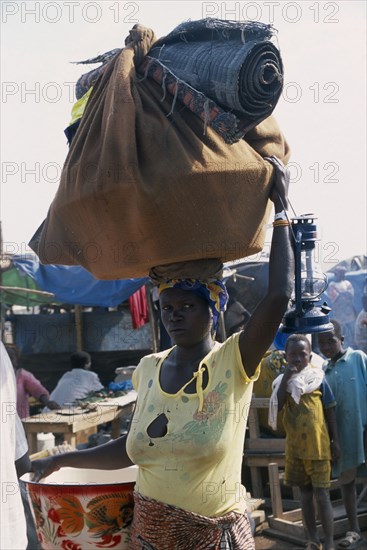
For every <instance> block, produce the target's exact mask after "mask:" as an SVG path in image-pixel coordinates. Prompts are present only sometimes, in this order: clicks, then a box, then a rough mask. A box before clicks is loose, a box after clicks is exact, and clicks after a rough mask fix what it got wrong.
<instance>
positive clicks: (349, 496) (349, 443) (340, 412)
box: [318, 320, 367, 548]
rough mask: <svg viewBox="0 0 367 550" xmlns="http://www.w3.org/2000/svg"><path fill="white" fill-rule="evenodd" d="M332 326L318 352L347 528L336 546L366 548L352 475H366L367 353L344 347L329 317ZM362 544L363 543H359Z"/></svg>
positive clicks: (338, 328) (321, 339)
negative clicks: (331, 407)
mask: <svg viewBox="0 0 367 550" xmlns="http://www.w3.org/2000/svg"><path fill="white" fill-rule="evenodd" d="M331 323H332V325H333V330H331V331H329V332H322V333H320V334H319V335H318V344H319V348H320V351H321V353H322V354H323V355H324V356H325V357H326V358H327V359H328V361H327V362H326V364H325V367H324V368H325V378H326V380H327V381H328V383H329V384H330V387H331V389H332V391H333V393H334V395H335V398H336V422H337V426H338V432H339V435H340V449H341V453H340V460H338V461H337V462H336V463H335V464H333V476H335V477H337V478H338V479H339V481H340V484H341V490H342V498H343V504H344V507H345V510H346V512H347V517H348V521H349V528H350V530H349V531H347V533H346V535H345V537H344V539H343V540H342V541H341V542H340V543H339V545H338V548H362V547H363V548H366V541H365V540H364V539H362V537H361V531H360V527H359V522H358V514H357V493H356V477H357V468H358V469H359V470H360V472H359V471H358V473H360V474H361V475H366V456H367V455H366V450H365V441H364V437H365V431H366V427H367V355H366V354H365V353H363V351H360V350H353V349H352V348H344V336H343V334H342V328H341V326H340V324H339V323H338V322H337V321H334V320H333V321H331ZM362 545H363V546H362Z"/></svg>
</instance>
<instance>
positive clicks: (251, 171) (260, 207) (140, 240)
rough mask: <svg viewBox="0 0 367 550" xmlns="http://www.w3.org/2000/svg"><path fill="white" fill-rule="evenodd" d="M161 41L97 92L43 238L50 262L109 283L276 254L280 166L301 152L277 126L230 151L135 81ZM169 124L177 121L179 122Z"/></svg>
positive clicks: (125, 62) (130, 54)
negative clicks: (276, 167)
mask: <svg viewBox="0 0 367 550" xmlns="http://www.w3.org/2000/svg"><path fill="white" fill-rule="evenodd" d="M153 41H154V34H153V33H152V32H151V31H150V32H147V33H146V35H145V37H144V38H143V40H140V42H139V43H138V49H139V51H138V52H137V44H136V43H132V44H130V45H129V46H127V47H126V48H124V49H123V50H122V51H121V53H120V54H119V55H118V56H117V57H116V58H114V59H113V60H112V61H111V62H110V64H109V65H108V66H107V68H106V70H105V72H104V74H103V75H102V77H101V78H100V79H99V80H98V81H97V83H96V84H95V86H94V89H93V92H92V94H91V97H90V99H89V102H88V104H87V107H86V110H85V113H84V115H83V118H82V121H81V125H80V127H79V129H78V131H77V134H76V136H75V138H74V140H73V142H72V145H71V147H70V150H69V154H68V156H67V159H66V161H65V165H64V168H63V171H62V175H61V181H60V185H59V189H58V191H57V193H56V196H55V198H54V200H53V202H52V204H51V207H50V209H49V212H48V215H47V219H46V220H45V222H44V224H43V227H42V231H41V233H40V235H38V238H39V241H38V245H37V250H36V251H37V253H38V255H39V257H40V260H41V262H42V263H46V264H65V265H82V266H83V267H85V268H86V269H88V270H89V271H90V272H91V273H92V274H93V275H94V276H95V277H96V278H98V279H124V278H129V277H139V276H144V275H147V274H148V272H149V269H150V268H151V267H152V266H155V265H161V264H167V263H172V262H179V261H186V260H193V259H198V258H220V259H221V260H222V261H228V260H234V259H237V258H240V257H244V256H248V255H251V254H253V253H256V252H259V251H260V250H261V249H262V247H263V244H264V235H265V229H264V225H265V224H266V222H267V219H268V214H269V209H270V202H269V201H268V195H269V187H270V181H271V177H272V171H273V168H272V166H271V165H270V164H269V163H268V162H266V161H264V160H263V158H262V157H264V156H270V155H276V156H277V157H278V158H280V159H281V160H282V161H283V162H286V161H287V159H288V156H289V148H288V145H287V143H286V141H285V140H284V138H283V136H282V134H281V132H280V130H279V128H278V126H277V124H276V122H275V120H274V119H273V118H272V117H269V118H268V119H266V120H265V121H264V122H262V123H261V124H259V125H258V126H257V127H255V128H254V129H253V130H251V131H250V132H249V133H248V134H247V135H246V140H241V141H239V142H238V143H235V144H232V145H228V144H226V143H224V141H223V139H222V138H221V137H220V136H219V135H218V134H216V133H215V132H214V131H213V130H212V129H210V128H209V127H208V128H207V129H206V132H205V134H204V128H203V122H202V121H201V120H200V118H199V117H197V116H196V115H195V114H194V113H192V112H191V111H190V110H188V109H187V108H184V107H183V105H182V104H179V103H176V104H175V106H174V109H173V110H172V96H169V94H166V97H165V99H164V100H163V101H162V96H163V92H162V88H161V86H159V85H158V84H157V83H155V82H154V81H152V80H150V79H143V78H142V77H141V75H139V74H137V73H136V72H135V65H134V54H135V53H137V56H136V57H138V55H139V60H141V59H142V58H143V57H144V55H145V54H146V53H147V52H148V50H149V48H150V47H151V45H152V42H153ZM171 110H172V114H170V115H169V116H167V115H168V114H169V113H171Z"/></svg>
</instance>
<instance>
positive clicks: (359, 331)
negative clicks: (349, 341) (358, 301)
mask: <svg viewBox="0 0 367 550" xmlns="http://www.w3.org/2000/svg"><path fill="white" fill-rule="evenodd" d="M354 340H355V343H356V347H357V349H360V350H362V351H363V352H364V353H367V288H365V289H364V291H363V294H362V309H361V311H360V312H359V314H358V316H357V319H356V324H355V328H354Z"/></svg>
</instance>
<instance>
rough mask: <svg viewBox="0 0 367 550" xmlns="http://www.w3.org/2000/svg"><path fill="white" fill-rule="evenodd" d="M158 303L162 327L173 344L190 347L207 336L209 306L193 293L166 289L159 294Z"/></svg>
mask: <svg viewBox="0 0 367 550" xmlns="http://www.w3.org/2000/svg"><path fill="white" fill-rule="evenodd" d="M159 303H160V307H161V317H162V322H163V325H164V327H165V329H166V331H167V332H168V334H169V336H170V338H171V339H172V340H173V342H174V343H175V344H177V345H179V346H182V347H192V346H195V345H197V344H199V343H200V342H201V341H202V340H204V339H205V338H206V337H207V336H208V335H209V333H210V330H211V327H212V317H211V312H210V307H209V304H208V302H206V300H204V299H203V298H201V297H200V296H198V295H197V294H195V293H194V292H191V291H190V290H182V289H179V288H168V289H166V290H164V291H163V292H162V293H161V295H160V298H159Z"/></svg>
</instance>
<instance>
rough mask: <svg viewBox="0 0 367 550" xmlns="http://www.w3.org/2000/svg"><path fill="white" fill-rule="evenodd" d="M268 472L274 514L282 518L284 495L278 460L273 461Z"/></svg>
mask: <svg viewBox="0 0 367 550" xmlns="http://www.w3.org/2000/svg"><path fill="white" fill-rule="evenodd" d="M268 472H269V485H270V496H271V507H272V509H273V516H274V517H275V518H282V517H283V504H282V495H281V492H280V483H279V470H278V464H277V463H276V462H271V463H270V464H269V466H268Z"/></svg>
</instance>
